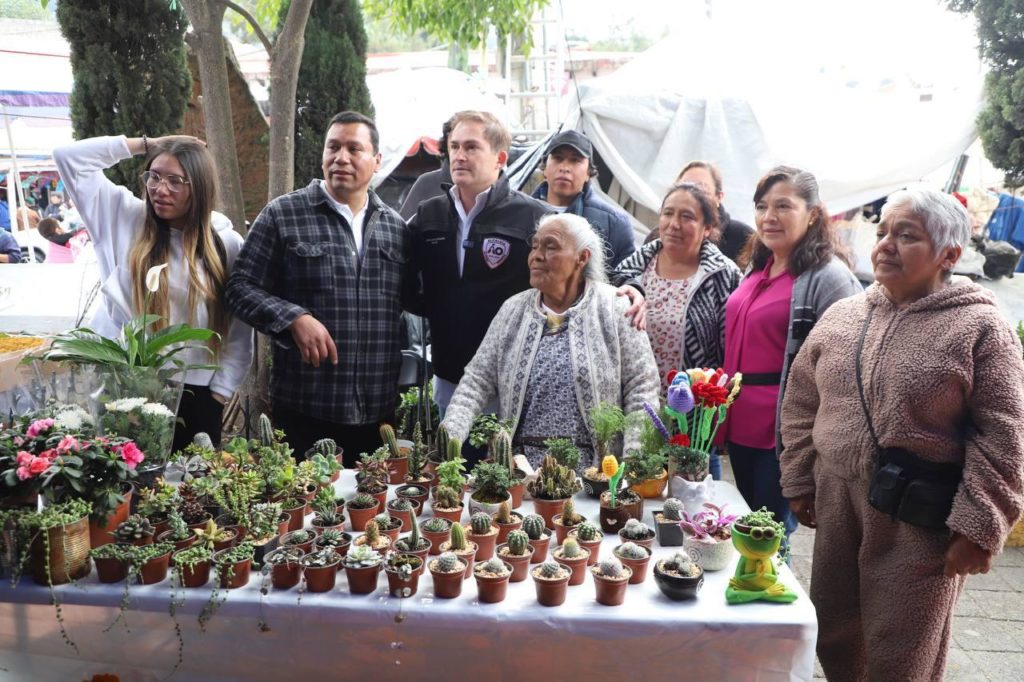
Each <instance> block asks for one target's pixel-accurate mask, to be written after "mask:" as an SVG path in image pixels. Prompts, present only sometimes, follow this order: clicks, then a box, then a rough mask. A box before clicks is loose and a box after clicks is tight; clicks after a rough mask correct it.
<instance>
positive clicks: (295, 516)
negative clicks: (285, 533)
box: [281, 497, 308, 531]
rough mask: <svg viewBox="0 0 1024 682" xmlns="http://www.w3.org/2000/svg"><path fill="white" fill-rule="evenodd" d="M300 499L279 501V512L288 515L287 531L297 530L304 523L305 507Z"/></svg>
mask: <svg viewBox="0 0 1024 682" xmlns="http://www.w3.org/2000/svg"><path fill="white" fill-rule="evenodd" d="M307 504H308V503H307V502H306V500H304V499H302V498H301V497H287V498H285V499H284V500H282V501H281V511H283V512H284V513H285V514H287V515H288V530H289V531H293V530H299V529H300V528H302V524H303V523H304V522H305V520H306V519H305V517H306V505H307Z"/></svg>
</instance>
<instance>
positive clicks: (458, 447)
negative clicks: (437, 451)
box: [444, 438, 462, 462]
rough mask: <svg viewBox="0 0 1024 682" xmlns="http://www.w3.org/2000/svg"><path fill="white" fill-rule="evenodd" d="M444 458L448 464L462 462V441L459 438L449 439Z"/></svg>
mask: <svg viewBox="0 0 1024 682" xmlns="http://www.w3.org/2000/svg"><path fill="white" fill-rule="evenodd" d="M444 458H445V461H446V462H455V461H462V441H460V440H459V439H458V438H449V439H448V447H447V448H445V455H444Z"/></svg>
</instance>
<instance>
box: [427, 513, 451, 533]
mask: <svg viewBox="0 0 1024 682" xmlns="http://www.w3.org/2000/svg"><path fill="white" fill-rule="evenodd" d="M451 523H452V522H451V521H449V520H448V519H442V518H441V517H440V516H435V517H433V518H430V519H427V521H426V523H424V524H423V530H425V531H428V532H431V533H443V532H444V531H447V530H448V528H449V527H450V526H451Z"/></svg>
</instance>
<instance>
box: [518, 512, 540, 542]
mask: <svg viewBox="0 0 1024 682" xmlns="http://www.w3.org/2000/svg"><path fill="white" fill-rule="evenodd" d="M523 530H524V531H526V534H527V535H528V536H529V537H530V539H531V540H540V539H541V538H542V537H544V533H545V526H544V517H543V516H541V515H540V514H527V516H526V518H525V519H523Z"/></svg>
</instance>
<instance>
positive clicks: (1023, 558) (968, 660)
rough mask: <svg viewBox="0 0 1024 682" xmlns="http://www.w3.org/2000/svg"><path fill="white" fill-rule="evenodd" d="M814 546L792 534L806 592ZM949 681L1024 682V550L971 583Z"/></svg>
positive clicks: (957, 622)
mask: <svg viewBox="0 0 1024 682" xmlns="http://www.w3.org/2000/svg"><path fill="white" fill-rule="evenodd" d="M1022 279H1024V278H1022ZM722 476H723V478H725V479H726V480H728V481H734V479H733V476H732V469H731V468H730V466H729V460H728V458H723V460H722ZM813 547H814V531H813V530H811V529H809V528H804V527H803V526H801V527H800V530H799V531H798V532H796V533H795V534H794V535H793V539H792V549H791V553H792V557H793V560H792V565H793V572H794V573H795V574H796V577H797V580H798V581H799V582H800V584H801V585H803V588H804V590H808V589H809V587H810V583H811V554H812V549H813ZM815 679H825V676H824V673H822V671H821V666H820V665H816V666H815ZM946 679H947V680H950V681H951V682H952V681H957V682H959V681H967V680H970V681H971V682H975V681H978V682H982V681H985V680H988V681H991V682H1019V681H1020V680H1024V548H1021V547H1016V548H1014V547H1008V548H1006V549H1004V550H1003V553H1002V554H1000V555H999V556H998V557H996V560H995V566H994V568H993V569H992V570H991V571H990V572H989V573H988V574H987V575H978V576H971V577H970V578H968V579H967V586H966V589H965V590H964V593H963V594H962V595H961V596H960V601H959V603H958V604H957V609H956V617H955V618H954V619H953V641H952V643H951V645H950V651H949V659H948V661H947V665H946Z"/></svg>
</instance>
